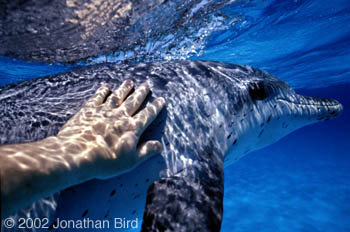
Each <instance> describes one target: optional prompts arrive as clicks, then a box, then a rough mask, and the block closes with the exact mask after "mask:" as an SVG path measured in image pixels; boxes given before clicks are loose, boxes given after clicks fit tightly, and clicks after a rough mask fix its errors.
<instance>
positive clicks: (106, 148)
mask: <svg viewBox="0 0 350 232" xmlns="http://www.w3.org/2000/svg"><path fill="white" fill-rule="evenodd" d="M133 88H134V86H133V82H131V81H125V82H124V83H123V84H122V85H121V86H120V87H119V88H118V89H117V90H116V91H114V92H113V93H111V91H110V88H109V86H108V85H106V84H104V85H102V86H101V87H100V88H99V89H98V90H97V91H96V93H95V95H94V96H93V97H91V98H90V99H89V100H88V101H87V103H86V104H85V105H84V106H83V108H82V109H81V110H80V111H79V112H78V113H77V114H76V115H74V116H73V117H72V118H71V119H70V120H69V121H68V122H67V123H66V124H65V125H64V126H63V127H62V128H61V130H60V131H59V133H58V134H57V136H52V137H48V138H45V139H43V140H41V141H38V142H33V143H26V144H13V145H4V146H0V168H1V212H2V215H3V216H7V215H10V214H12V213H14V212H16V211H17V210H20V209H22V208H24V207H26V206H28V205H30V204H31V203H32V202H34V201H36V200H39V199H41V198H42V197H46V196H49V195H51V194H53V193H55V192H58V191H60V190H62V189H64V188H67V187H69V186H72V185H75V184H79V183H81V182H84V181H87V180H90V179H93V178H100V179H105V178H109V177H113V176H116V175H120V174H122V173H125V172H127V171H129V170H131V169H133V168H134V167H136V166H137V165H138V164H140V163H141V162H142V161H144V160H146V159H148V158H149V157H151V156H152V155H154V154H157V153H160V152H161V149H162V146H161V143H160V142H159V141H147V142H146V143H144V144H138V140H139V138H140V136H141V134H142V133H143V131H144V130H145V129H146V128H147V127H148V126H149V125H150V124H151V122H152V121H153V120H154V119H155V118H156V117H157V115H158V114H159V112H160V111H161V109H162V108H163V106H164V99H163V98H157V99H155V100H154V101H153V102H152V103H149V104H148V105H147V106H146V107H145V108H144V109H143V110H141V111H139V112H137V110H138V109H139V107H140V106H141V104H142V102H143V101H144V100H145V98H146V96H147V95H148V93H149V92H150V87H149V85H148V84H147V83H143V84H142V85H140V86H139V87H138V88H137V89H136V90H135V91H134V92H133V93H132V94H131V95H130V96H128V94H129V93H130V92H131V91H132V90H133ZM127 96H128V97H127ZM136 112H137V113H136Z"/></svg>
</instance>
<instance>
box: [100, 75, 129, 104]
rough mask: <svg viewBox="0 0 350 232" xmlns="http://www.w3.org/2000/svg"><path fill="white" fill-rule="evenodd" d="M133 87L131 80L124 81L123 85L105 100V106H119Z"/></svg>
mask: <svg viewBox="0 0 350 232" xmlns="http://www.w3.org/2000/svg"><path fill="white" fill-rule="evenodd" d="M133 87H134V83H133V82H132V81H131V80H126V81H124V82H123V84H122V85H121V86H120V87H119V88H118V89H117V90H116V91H114V92H113V93H112V94H111V95H110V96H109V97H108V98H107V100H106V103H105V104H106V106H107V107H110V108H115V107H118V106H119V105H121V104H122V103H123V101H124V99H125V98H126V96H128V94H129V93H130V91H131V90H132V89H133Z"/></svg>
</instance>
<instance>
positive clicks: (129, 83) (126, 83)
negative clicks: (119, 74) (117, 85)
mask: <svg viewBox="0 0 350 232" xmlns="http://www.w3.org/2000/svg"><path fill="white" fill-rule="evenodd" d="M124 85H126V86H133V85H134V82H133V81H132V80H126V81H124Z"/></svg>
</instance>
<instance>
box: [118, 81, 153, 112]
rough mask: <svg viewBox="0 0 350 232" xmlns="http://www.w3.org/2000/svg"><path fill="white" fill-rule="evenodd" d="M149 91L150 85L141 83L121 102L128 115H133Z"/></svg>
mask: <svg viewBox="0 0 350 232" xmlns="http://www.w3.org/2000/svg"><path fill="white" fill-rule="evenodd" d="M149 92H150V86H149V84H148V83H147V82H144V83H143V84H141V85H140V86H139V87H138V88H137V89H136V90H135V92H134V93H133V94H131V96H129V97H128V98H127V99H126V101H125V102H124V103H123V104H122V106H123V108H124V110H125V112H126V113H127V114H128V115H133V114H134V113H135V112H136V111H137V109H138V108H139V107H140V106H141V104H142V102H143V101H144V100H145V98H146V97H147V95H148V93H149Z"/></svg>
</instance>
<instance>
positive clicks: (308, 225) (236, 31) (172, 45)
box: [0, 0, 350, 231]
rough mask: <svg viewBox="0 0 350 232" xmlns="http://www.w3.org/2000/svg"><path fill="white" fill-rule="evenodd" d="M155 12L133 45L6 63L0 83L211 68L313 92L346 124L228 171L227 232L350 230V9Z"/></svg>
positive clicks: (216, 5)
mask: <svg viewBox="0 0 350 232" xmlns="http://www.w3.org/2000/svg"><path fill="white" fill-rule="evenodd" d="M157 4H158V5H157V7H154V8H153V9H152V10H151V11H150V12H149V13H146V14H144V15H143V16H142V17H140V18H139V19H138V21H136V22H135V24H134V26H133V27H132V29H131V31H130V33H129V34H128V36H130V41H136V40H137V41H138V42H137V43H131V44H125V46H124V47H121V48H120V49H119V50H117V51H116V52H114V53H111V54H104V55H101V56H99V57H95V58H90V59H88V60H85V61H80V62H79V63H77V64H75V65H69V66H67V65H62V64H53V65H48V64H41V63H28V62H22V61H16V60H12V59H9V58H5V57H2V58H0V64H1V65H0V84H2V85H3V84H8V83H13V82H16V81H20V80H25V79H29V78H33V77H37V76H43V75H47V74H54V73H59V72H63V71H68V70H69V69H71V68H72V67H74V66H76V65H88V64H93V63H100V62H117V63H118V62H119V63H121V62H139V61H150V62H151V61H161V60H177V59H192V60H195V59H205V60H215V61H224V62H229V63H239V64H248V65H252V66H255V67H258V68H261V69H264V70H266V71H269V72H270V73H272V74H273V75H275V76H278V77H280V78H282V79H284V80H286V81H287V82H288V83H289V84H291V85H292V86H293V87H295V88H297V89H304V90H300V91H306V92H308V91H309V92H310V90H305V89H310V88H314V90H313V91H311V93H310V94H313V95H320V96H327V97H333V98H337V99H339V100H340V101H341V102H342V103H343V104H344V106H345V107H344V108H345V111H344V114H343V116H342V117H341V118H340V119H338V120H336V121H334V122H327V123H323V124H320V125H315V126H312V127H310V128H304V129H302V130H300V131H298V132H296V133H294V134H292V135H290V136H288V137H287V138H285V139H283V140H282V141H281V142H279V143H277V144H275V145H274V146H272V147H270V148H267V149H264V150H263V151H259V152H255V153H254V154H251V155H249V156H247V157H246V158H244V159H243V160H241V161H240V162H239V163H237V164H236V165H233V166H231V167H229V168H228V169H227V170H226V185H225V188H226V190H225V202H224V205H225V215H224V221H223V230H224V231H232V229H234V230H235V231H350V223H349V219H350V218H349V215H350V207H349V205H350V199H349V196H350V189H349V186H350V182H349V179H350V178H349V177H350V176H349V175H350V174H349V173H350V160H349V155H350V152H349V150H350V149H349V146H348V145H347V143H346V142H345V141H349V140H350V137H349V133H348V131H349V129H350V128H348V125H349V122H348V120H346V119H347V118H349V117H350V116H349V115H348V113H347V108H348V106H349V99H348V96H347V92H348V91H349V90H350V87H349V84H348V83H349V80H350V66H349V64H350V45H349V44H350V26H349V25H350V24H349V22H350V2H349V0H333V1H316V0H314V1H298V0H294V1H290V0H286V1H228V0H227V1H210V0H203V1H158V2H157ZM125 41H127V39H126V40H125ZM328 86H336V87H329V88H325V87H328ZM319 87H323V88H322V89H316V88H319ZM286 148H287V149H286Z"/></svg>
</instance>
